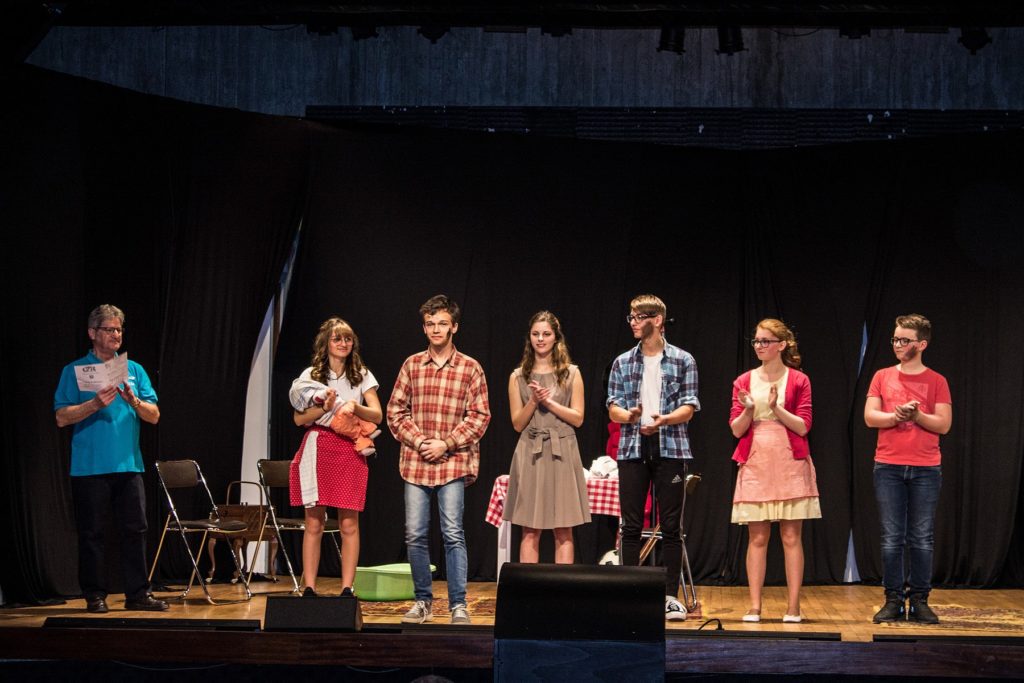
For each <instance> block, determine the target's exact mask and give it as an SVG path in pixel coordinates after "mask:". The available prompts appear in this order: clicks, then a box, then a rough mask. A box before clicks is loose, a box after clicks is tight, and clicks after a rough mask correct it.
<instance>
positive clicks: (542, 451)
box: [504, 311, 590, 564]
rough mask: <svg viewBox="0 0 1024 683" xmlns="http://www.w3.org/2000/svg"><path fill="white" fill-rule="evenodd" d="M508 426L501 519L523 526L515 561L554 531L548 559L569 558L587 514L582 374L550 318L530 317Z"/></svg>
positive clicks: (526, 558)
mask: <svg viewBox="0 0 1024 683" xmlns="http://www.w3.org/2000/svg"><path fill="white" fill-rule="evenodd" d="M508 399H509V406H510V408H511V413H512V426H513V427H514V428H515V430H516V431H517V432H519V433H520V435H521V436H520V437H519V443H518V444H517V445H516V451H515V454H514V455H513V456H512V469H511V472H510V473H509V480H508V495H507V496H506V497H505V510H504V519H505V520H506V521H509V522H512V523H513V524H518V525H519V526H521V527H522V528H523V537H522V541H521V542H520V544H519V561H520V562H537V561H538V556H539V546H540V533H541V530H543V529H551V530H553V532H554V535H555V562H556V563H559V564H572V562H573V559H574V557H575V547H574V545H573V539H572V527H574V526H577V525H579V524H583V523H585V522H589V521H590V506H589V504H588V503H587V483H586V480H585V479H584V477H583V464H582V462H581V461H580V451H579V446H578V445H577V444H576V431H575V428H577V427H579V426H580V425H582V424H583V379H582V378H581V377H580V372H579V368H577V367H576V366H575V365H572V362H571V360H570V358H569V349H568V347H567V346H566V344H565V338H564V337H563V336H562V328H561V324H560V323H559V322H558V318H556V317H555V315H554V314H553V313H551V312H549V311H541V312H539V313H536V314H535V315H534V316H533V317H532V318H531V319H530V329H529V337H528V338H527V340H526V348H525V349H524V351H523V360H522V362H521V363H520V365H519V367H518V368H516V369H515V371H513V373H512V376H511V377H509V382H508Z"/></svg>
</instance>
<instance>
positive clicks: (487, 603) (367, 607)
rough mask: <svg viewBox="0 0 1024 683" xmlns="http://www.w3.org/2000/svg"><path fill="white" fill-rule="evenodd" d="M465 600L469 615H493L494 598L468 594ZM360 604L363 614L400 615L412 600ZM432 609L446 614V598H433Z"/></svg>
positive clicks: (361, 602) (379, 615) (378, 615)
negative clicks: (475, 596)
mask: <svg viewBox="0 0 1024 683" xmlns="http://www.w3.org/2000/svg"><path fill="white" fill-rule="evenodd" d="M466 602H467V605H466V606H467V607H468V608H469V613H470V614H471V615H473V614H475V615H477V616H481V617H493V616H494V605H495V599H494V598H474V597H472V596H470V597H469V598H468V599H467V600H466ZM360 605H361V606H362V608H363V615H364V616H369V615H372V616H375V617H389V616H395V617H400V616H402V615H403V614H405V613H406V612H408V611H409V608H410V607H412V605H413V601H412V600H395V601H393V602H370V601H368V600H362V601H360ZM433 610H434V614H435V615H437V614H448V600H447V599H445V598H434V604H433Z"/></svg>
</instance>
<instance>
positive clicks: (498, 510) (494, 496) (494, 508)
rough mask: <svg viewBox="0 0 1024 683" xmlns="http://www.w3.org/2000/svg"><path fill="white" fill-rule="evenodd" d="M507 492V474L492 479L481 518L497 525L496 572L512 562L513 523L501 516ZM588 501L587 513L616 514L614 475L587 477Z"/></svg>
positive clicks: (617, 492) (616, 480)
mask: <svg viewBox="0 0 1024 683" xmlns="http://www.w3.org/2000/svg"><path fill="white" fill-rule="evenodd" d="M506 495H508V475H507V474H503V475H501V476H500V477H498V478H497V479H495V480H494V487H493V488H491V499H490V501H488V503H487V515H486V516H484V521H485V522H487V523H488V524H490V525H491V526H496V527H498V575H499V576H500V575H501V565H503V564H505V563H506V562H511V561H512V548H511V545H512V524H511V522H506V521H504V520H503V519H502V518H501V515H502V513H503V512H504V510H505V496H506ZM587 501H588V502H589V503H590V514H592V515H611V516H613V517H618V516H619V513H620V510H619V480H618V478H616V477H612V478H608V479H598V478H597V477H593V478H591V479H588V480H587Z"/></svg>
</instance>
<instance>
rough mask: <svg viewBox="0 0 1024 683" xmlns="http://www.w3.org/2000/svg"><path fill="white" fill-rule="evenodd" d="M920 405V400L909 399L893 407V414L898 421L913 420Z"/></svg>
mask: <svg viewBox="0 0 1024 683" xmlns="http://www.w3.org/2000/svg"><path fill="white" fill-rule="evenodd" d="M919 405H921V402H920V401H907V402H906V403H904V404H902V405H898V406H896V407H895V408H893V411H892V414H893V415H894V416H895V417H896V422H913V421H914V419H915V418H916V417H917V413H918V410H917V407H918V406H919Z"/></svg>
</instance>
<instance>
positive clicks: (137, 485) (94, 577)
mask: <svg viewBox="0 0 1024 683" xmlns="http://www.w3.org/2000/svg"><path fill="white" fill-rule="evenodd" d="M71 492H72V494H73V496H74V500H75V520H76V523H77V526H78V583H79V584H80V585H81V587H82V595H84V596H85V598H86V599H89V598H105V597H107V593H108V592H109V591H108V589H107V581H106V576H107V564H106V557H105V555H106V553H105V550H106V548H105V545H106V544H105V540H106V533H107V519H108V516H109V513H110V509H111V507H113V510H114V515H115V517H116V522H117V528H118V531H119V532H120V536H121V568H122V571H123V572H124V594H125V597H126V598H127V599H128V600H136V599H139V598H142V597H144V596H145V595H146V594H147V593H148V592H149V581H148V579H147V572H146V530H147V528H148V526H147V524H146V491H145V488H144V487H143V484H142V475H141V474H139V473H138V472H115V473H112V474H97V475H93V476H89V477H71Z"/></svg>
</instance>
